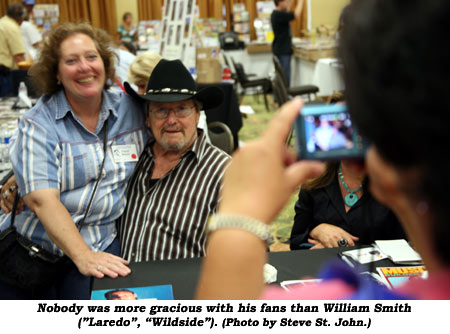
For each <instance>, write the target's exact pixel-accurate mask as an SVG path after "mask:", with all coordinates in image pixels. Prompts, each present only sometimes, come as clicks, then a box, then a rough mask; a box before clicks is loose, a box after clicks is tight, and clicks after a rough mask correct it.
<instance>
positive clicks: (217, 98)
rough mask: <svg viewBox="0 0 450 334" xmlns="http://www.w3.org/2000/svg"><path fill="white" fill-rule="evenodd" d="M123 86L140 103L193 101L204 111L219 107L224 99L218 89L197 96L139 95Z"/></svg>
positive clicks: (205, 90)
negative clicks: (197, 102)
mask: <svg viewBox="0 0 450 334" xmlns="http://www.w3.org/2000/svg"><path fill="white" fill-rule="evenodd" d="M123 86H124V88H125V91H126V92H127V93H128V94H129V95H130V96H132V97H134V98H135V99H137V100H138V101H141V102H180V101H186V100H190V99H194V100H197V101H199V102H201V103H202V107H203V110H205V111H206V110H208V109H212V108H216V107H218V106H220V105H221V104H222V102H223V99H224V93H223V90H222V89H221V88H219V87H206V88H203V89H201V90H200V91H198V92H197V94H181V93H152V94H144V95H140V94H138V93H137V92H136V91H135V90H134V89H133V88H132V87H131V85H130V84H129V83H128V82H124V84H123Z"/></svg>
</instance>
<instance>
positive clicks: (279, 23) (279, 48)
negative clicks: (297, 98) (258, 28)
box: [270, 0, 304, 86]
mask: <svg viewBox="0 0 450 334" xmlns="http://www.w3.org/2000/svg"><path fill="white" fill-rule="evenodd" d="M274 1H275V6H276V8H275V10H274V11H273V12H272V15H271V16H270V22H271V23H272V30H273V33H274V36H275V38H274V40H273V43H272V52H273V54H274V55H275V56H277V57H278V59H279V60H280V63H281V67H282V68H283V72H284V75H285V76H286V80H287V84H288V86H289V85H290V82H291V56H292V33H291V27H290V26H289V22H290V21H292V20H294V19H298V18H299V17H300V15H301V14H302V10H303V3H304V0H298V2H297V6H295V10H294V11H289V9H290V8H291V5H292V0H274Z"/></svg>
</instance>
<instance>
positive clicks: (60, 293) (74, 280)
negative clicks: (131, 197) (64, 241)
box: [0, 238, 120, 300]
mask: <svg viewBox="0 0 450 334" xmlns="http://www.w3.org/2000/svg"><path fill="white" fill-rule="evenodd" d="M105 252H106V253H111V254H114V255H118V256H120V242H119V238H115V239H114V241H113V242H112V243H111V245H109V247H108V248H106V249H105ZM91 283H92V277H87V276H84V275H83V274H81V273H80V272H79V271H78V268H77V267H76V266H75V264H74V263H73V262H71V263H70V265H69V269H68V271H67V273H66V275H64V276H63V277H62V278H61V279H60V280H59V281H57V282H56V284H54V285H52V286H51V287H49V288H48V289H45V290H44V291H28V290H24V289H21V288H18V287H16V286H13V285H10V284H7V283H4V282H2V281H0V299H47V300H51V299H65V300H68V299H91Z"/></svg>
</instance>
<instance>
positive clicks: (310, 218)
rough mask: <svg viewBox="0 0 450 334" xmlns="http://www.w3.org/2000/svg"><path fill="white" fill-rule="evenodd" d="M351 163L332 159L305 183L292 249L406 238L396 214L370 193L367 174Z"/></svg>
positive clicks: (293, 227)
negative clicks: (320, 171) (315, 176)
mask: <svg viewBox="0 0 450 334" xmlns="http://www.w3.org/2000/svg"><path fill="white" fill-rule="evenodd" d="M354 167H356V166H353V164H352V163H351V162H348V161H345V160H344V161H341V162H329V163H327V164H326V171H325V173H324V174H323V175H321V176H320V177H318V178H316V179H312V180H309V181H308V182H307V183H305V184H304V185H302V187H301V190H300V193H299V198H298V201H297V203H295V218H294V225H293V226H292V231H291V237H290V247H291V249H302V248H309V247H312V248H311V249H316V248H323V247H327V248H329V247H344V246H354V245H355V243H359V244H366V245H367V244H371V243H373V242H374V241H375V240H383V239H403V238H405V233H404V231H403V229H402V227H401V225H400V223H399V221H398V220H397V217H396V216H395V215H394V213H393V212H392V211H391V210H389V209H388V208H387V207H385V206H384V205H383V204H381V203H379V202H378V201H377V200H376V199H374V198H373V196H372V195H371V194H370V192H369V189H368V182H367V177H366V174H365V173H364V172H362V171H360V170H358V169H357V168H354Z"/></svg>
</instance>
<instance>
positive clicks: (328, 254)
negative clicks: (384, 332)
mask: <svg viewBox="0 0 450 334" xmlns="http://www.w3.org/2000/svg"><path fill="white" fill-rule="evenodd" d="M353 248H354V247H353ZM349 249H352V247H348V248H326V249H318V250H312V251H311V250H296V251H288V252H275V253H269V263H270V264H271V265H273V266H274V267H275V268H276V269H277V270H278V274H277V283H280V282H282V281H286V280H293V279H300V278H302V277H305V276H312V277H316V276H317V275H318V273H319V272H320V269H321V268H322V266H323V265H324V264H326V263H327V262H329V261H332V260H336V259H338V253H339V252H341V251H343V250H349ZM201 263H202V259H201V258H194V259H179V260H168V261H150V262H139V263H131V264H130V268H131V270H132V273H131V274H130V275H129V276H127V277H120V278H116V279H112V278H103V279H94V281H93V285H92V288H93V290H107V289H117V288H133V287H143V286H155V285H167V284H171V285H172V288H173V295H174V298H175V299H194V296H195V289H196V286H197V281H198V278H199V274H200V269H201ZM375 264H376V266H377V267H392V266H395V265H394V264H393V262H392V261H390V260H388V259H385V260H381V261H378V262H375Z"/></svg>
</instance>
